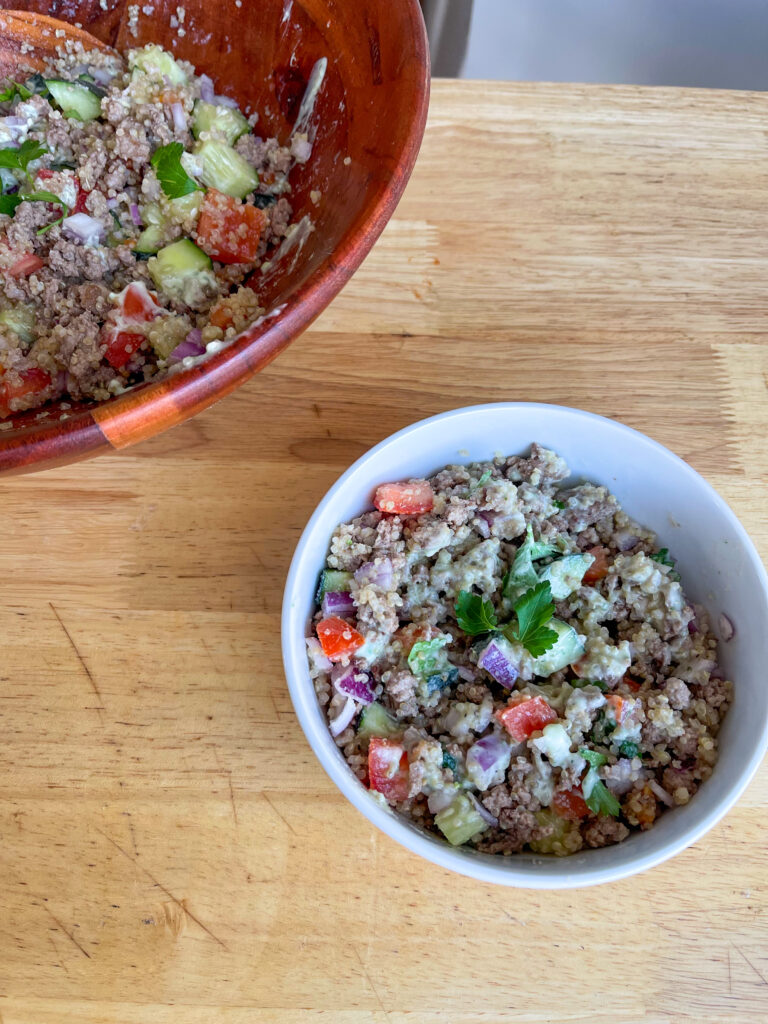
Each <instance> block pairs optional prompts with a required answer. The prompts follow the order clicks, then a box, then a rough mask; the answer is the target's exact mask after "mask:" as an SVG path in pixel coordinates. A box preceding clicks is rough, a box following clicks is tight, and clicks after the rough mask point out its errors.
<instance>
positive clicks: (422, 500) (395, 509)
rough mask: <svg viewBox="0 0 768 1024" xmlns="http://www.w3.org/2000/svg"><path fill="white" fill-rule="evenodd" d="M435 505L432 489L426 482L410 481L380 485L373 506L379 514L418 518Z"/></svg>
mask: <svg viewBox="0 0 768 1024" xmlns="http://www.w3.org/2000/svg"><path fill="white" fill-rule="evenodd" d="M434 503H435V496H434V494H433V492H432V488H431V487H430V485H429V484H428V483H427V481H426V480H412V481H411V482H410V483H400V484H382V485H381V487H377V488H376V493H375V494H374V496H373V504H374V505H375V506H376V508H377V509H378V510H379V512H389V513H393V514H399V515H401V516H418V515H421V514H422V512H429V510H430V509H431V508H432V506H433V505H434Z"/></svg>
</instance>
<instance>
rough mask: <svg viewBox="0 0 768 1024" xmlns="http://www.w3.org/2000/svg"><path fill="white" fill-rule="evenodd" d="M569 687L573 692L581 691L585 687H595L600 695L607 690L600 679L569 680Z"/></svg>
mask: <svg viewBox="0 0 768 1024" xmlns="http://www.w3.org/2000/svg"><path fill="white" fill-rule="evenodd" d="M570 685H571V686H572V687H573V688H574V690H583V689H584V687H585V686H596V687H597V688H598V690H600V692H601V693H605V691H606V690H607V689H608V686H607V684H606V683H604V682H603V681H602V679H571V680H570Z"/></svg>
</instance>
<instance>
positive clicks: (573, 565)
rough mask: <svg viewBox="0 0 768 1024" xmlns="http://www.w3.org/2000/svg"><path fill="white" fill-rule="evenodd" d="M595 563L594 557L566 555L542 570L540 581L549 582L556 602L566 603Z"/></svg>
mask: <svg viewBox="0 0 768 1024" xmlns="http://www.w3.org/2000/svg"><path fill="white" fill-rule="evenodd" d="M593 562H594V557H593V556H592V555H566V556H565V557H564V558H558V559H556V560H555V561H554V562H550V564H549V565H548V566H546V567H545V568H544V569H542V571H541V573H540V574H539V579H540V580H542V581H543V580H547V581H548V583H549V585H550V588H551V590H552V597H553V598H554V599H555V601H564V600H565V599H566V597H570V596H571V594H572V593H573V592H574V590H578V589H579V586H580V585H581V581H582V580H583V579H584V574H585V573H586V572H587V570H588V569H589V567H590V566H591V565H592V563H593Z"/></svg>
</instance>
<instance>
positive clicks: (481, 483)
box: [469, 469, 493, 494]
mask: <svg viewBox="0 0 768 1024" xmlns="http://www.w3.org/2000/svg"><path fill="white" fill-rule="evenodd" d="M492 476H493V473H492V472H491V470H490V469H486V471H485V472H484V473H483V475H482V476H481V477H480V479H479V480H478V481H477V483H476V484H472V486H471V487H470V488H469V493H470V494H474V492H475V491H479V490H480V488H481V487H485V485H486V484H487V483H488V481H489V480H490V479H491V477H492Z"/></svg>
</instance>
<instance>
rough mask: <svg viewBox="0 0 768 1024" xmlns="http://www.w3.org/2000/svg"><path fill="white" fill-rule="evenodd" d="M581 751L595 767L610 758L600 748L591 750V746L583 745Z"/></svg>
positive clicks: (585, 758) (586, 759)
mask: <svg viewBox="0 0 768 1024" xmlns="http://www.w3.org/2000/svg"><path fill="white" fill-rule="evenodd" d="M579 753H580V754H581V756H582V757H583V758H584V760H585V761H589V763H590V765H591V766H592V767H593V768H599V767H600V766H601V765H603V764H605V762H606V761H607V760H608V758H607V757H606V755H605V754H601V753H600V751H599V750H590V749H589V747H581V749H580V750H579Z"/></svg>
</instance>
